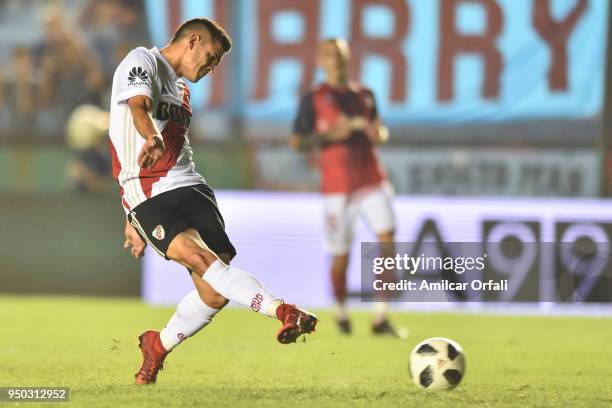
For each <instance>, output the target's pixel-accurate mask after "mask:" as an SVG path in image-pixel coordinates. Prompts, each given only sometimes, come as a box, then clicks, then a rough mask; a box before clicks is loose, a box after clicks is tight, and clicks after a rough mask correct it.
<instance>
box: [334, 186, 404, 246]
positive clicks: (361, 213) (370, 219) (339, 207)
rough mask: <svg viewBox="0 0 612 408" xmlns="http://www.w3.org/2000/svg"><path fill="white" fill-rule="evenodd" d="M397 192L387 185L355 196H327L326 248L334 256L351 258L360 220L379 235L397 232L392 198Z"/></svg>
mask: <svg viewBox="0 0 612 408" xmlns="http://www.w3.org/2000/svg"><path fill="white" fill-rule="evenodd" d="M392 196H393V188H392V187H391V185H389V184H388V183H383V184H381V185H380V186H376V187H374V188H372V187H368V188H366V189H364V190H362V191H358V192H355V193H353V194H350V195H349V194H325V195H324V202H325V247H326V249H327V250H328V251H329V252H330V253H331V254H332V255H344V254H347V253H348V251H349V248H350V246H351V243H352V241H353V230H354V227H355V224H356V222H357V218H359V217H361V218H362V219H363V220H364V222H365V223H366V224H367V225H368V226H369V227H370V229H371V230H372V231H373V232H374V233H375V234H381V233H384V232H390V231H393V230H394V229H395V217H394V215H393V207H392V204H391V197H392Z"/></svg>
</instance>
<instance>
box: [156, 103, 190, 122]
mask: <svg viewBox="0 0 612 408" xmlns="http://www.w3.org/2000/svg"><path fill="white" fill-rule="evenodd" d="M154 117H155V119H157V120H161V121H165V120H169V121H171V122H172V123H176V124H178V125H181V126H184V127H185V128H188V127H189V123H191V115H190V114H189V113H188V112H187V111H186V110H185V109H183V107H182V106H179V105H175V104H173V103H168V102H163V101H160V102H159V103H158V104H157V109H156V110H155V116H154Z"/></svg>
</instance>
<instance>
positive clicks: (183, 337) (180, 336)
mask: <svg viewBox="0 0 612 408" xmlns="http://www.w3.org/2000/svg"><path fill="white" fill-rule="evenodd" d="M176 337H178V340H179V341H183V340H185V339H186V338H187V336H185V335H184V334H183V333H179V334H177V335H176Z"/></svg>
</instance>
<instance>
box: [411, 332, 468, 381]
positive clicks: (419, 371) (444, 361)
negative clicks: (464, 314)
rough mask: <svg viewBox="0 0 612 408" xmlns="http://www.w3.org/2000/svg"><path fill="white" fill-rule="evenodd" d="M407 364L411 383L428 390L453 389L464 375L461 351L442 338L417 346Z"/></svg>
mask: <svg viewBox="0 0 612 408" xmlns="http://www.w3.org/2000/svg"><path fill="white" fill-rule="evenodd" d="M409 363H410V365H409V367H408V372H409V373H410V378H411V379H412V382H413V383H415V384H416V385H417V386H419V387H421V388H425V389H428V390H443V389H446V390H450V389H452V388H455V387H456V386H457V385H458V384H459V383H460V382H461V379H462V378H463V375H464V373H465V357H464V355H463V349H462V348H461V346H460V345H459V344H458V343H457V342H455V341H453V340H451V339H445V338H443V337H434V338H431V339H427V340H424V341H422V342H420V343H419V344H417V346H416V347H415V348H414V350H412V353H411V354H410V362H409Z"/></svg>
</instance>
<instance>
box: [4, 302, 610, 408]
mask: <svg viewBox="0 0 612 408" xmlns="http://www.w3.org/2000/svg"><path fill="white" fill-rule="evenodd" d="M172 311H173V309H171V308H152V307H148V306H146V305H144V304H142V303H140V302H139V301H137V300H121V299H120V300H118V299H88V298H46V297H33V298H29V297H28V298H18V297H11V296H2V297H0V322H1V323H0V324H1V326H0V327H1V330H0V333H1V335H0V386H68V387H70V388H71V403H70V405H71V406H83V407H109V406H112V407H121V406H134V407H137V406H138V407H144V406H149V407H158V406H159V407H171V406H206V407H225V406H231V407H234V406H249V407H256V406H280V405H283V406H317V407H322V406H351V407H353V406H356V407H374V406H393V407H400V406H401V407H451V406H452V407H481V406H489V407H506V406H508V407H515V406H516V407H519V406H520V407H559V406H572V407H598V406H601V407H604V406H606V407H609V406H612V380H611V379H612V320H609V319H596V318H553V317H550V318H541V317H539V318H536V317H501V316H478V315H462V314H407V313H406V314H404V313H401V314H400V313H397V314H394V315H393V320H394V322H396V323H397V324H400V325H403V326H405V327H407V328H409V330H410V336H409V338H408V340H406V341H400V340H397V339H388V338H385V339H380V338H373V337H372V336H371V335H370V334H369V331H368V329H369V325H368V324H369V315H368V314H367V313H355V314H354V326H355V331H356V332H355V334H354V335H353V336H352V337H348V338H347V337H341V336H340V335H339V334H338V333H337V332H336V330H335V327H334V326H333V325H332V321H331V314H330V313H329V312H325V311H320V312H319V316H320V318H321V324H320V327H319V330H318V332H317V334H316V335H315V336H312V337H309V338H308V339H307V341H306V342H300V343H298V344H293V345H290V346H282V345H279V344H277V343H276V342H275V340H274V334H275V332H276V329H277V327H278V324H277V322H276V321H274V320H272V319H268V318H265V317H262V316H260V315H255V314H254V313H252V312H249V311H246V310H239V309H228V310H225V311H224V312H223V313H221V314H220V315H218V316H217V317H216V319H215V322H214V324H212V325H210V326H209V327H207V328H206V329H205V330H204V331H202V332H200V333H199V334H198V335H197V336H195V337H194V338H192V339H189V340H187V341H186V342H185V343H183V344H182V345H181V346H180V347H179V348H177V349H176V350H175V351H174V352H173V353H172V354H170V355H169V357H168V359H167V365H166V367H165V370H164V371H162V372H161V373H160V377H159V382H158V384H157V385H155V386H146V387H138V386H135V385H133V384H132V382H133V374H134V372H135V371H136V370H137V368H138V365H139V364H140V353H139V350H138V349H137V347H136V344H137V340H136V337H137V335H138V334H139V333H140V332H141V331H142V330H143V329H146V328H149V327H154V328H160V327H161V326H162V325H163V324H164V323H165V322H166V320H167V319H168V317H169V316H170V315H171V313H172ZM433 336H445V337H451V338H453V339H455V340H457V341H458V342H459V343H461V344H462V345H463V347H464V350H465V353H466V357H467V374H466V377H465V379H464V382H463V383H462V384H461V385H460V387H459V388H457V389H455V390H453V391H450V392H438V393H435V392H426V391H421V390H419V389H417V388H416V387H414V386H413V385H412V384H411V383H410V382H409V380H408V375H407V357H408V354H409V352H410V350H411V349H412V347H413V346H414V345H415V344H416V343H417V342H418V341H420V340H422V339H424V338H427V337H433ZM0 405H3V406H10V405H12V404H0ZM32 405H36V406H40V405H39V404H25V406H32ZM48 405H52V406H55V407H57V406H58V405H57V404H48Z"/></svg>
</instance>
